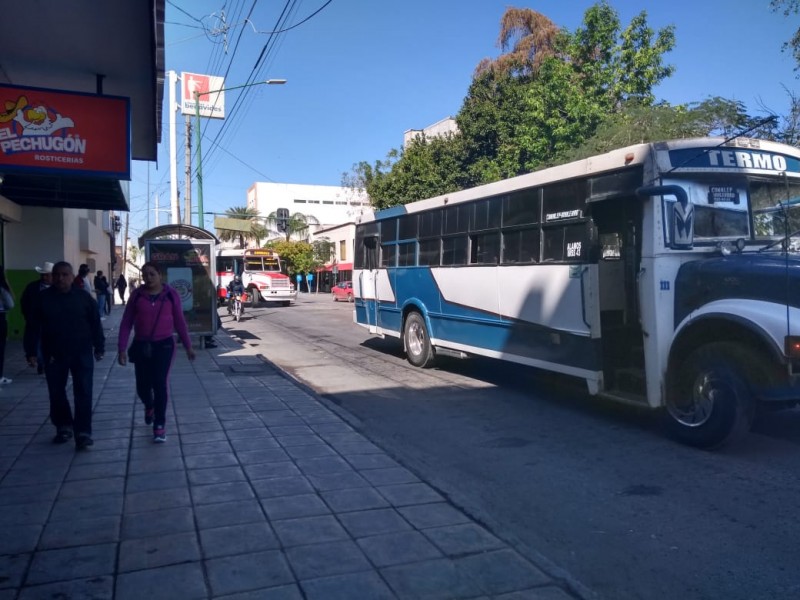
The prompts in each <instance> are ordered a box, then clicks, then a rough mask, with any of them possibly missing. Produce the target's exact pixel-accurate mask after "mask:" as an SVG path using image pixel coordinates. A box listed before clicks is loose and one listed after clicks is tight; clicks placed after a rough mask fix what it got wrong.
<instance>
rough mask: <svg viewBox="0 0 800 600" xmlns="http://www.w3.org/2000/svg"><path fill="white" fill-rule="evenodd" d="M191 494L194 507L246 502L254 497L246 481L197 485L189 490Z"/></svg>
mask: <svg viewBox="0 0 800 600" xmlns="http://www.w3.org/2000/svg"><path fill="white" fill-rule="evenodd" d="M191 492H192V499H193V500H194V503H195V505H198V504H213V503H215V502H232V501H235V500H248V499H250V498H254V497H255V494H254V493H253V488H251V487H250V484H249V483H247V482H246V481H232V482H228V483H215V484H211V485H197V486H193V487H192V488H191Z"/></svg>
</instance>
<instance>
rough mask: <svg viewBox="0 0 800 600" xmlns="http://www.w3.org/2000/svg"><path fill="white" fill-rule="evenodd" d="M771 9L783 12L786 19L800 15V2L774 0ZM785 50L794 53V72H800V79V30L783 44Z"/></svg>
mask: <svg viewBox="0 0 800 600" xmlns="http://www.w3.org/2000/svg"><path fill="white" fill-rule="evenodd" d="M770 7H771V8H772V10H773V11H783V14H784V16H786V17H790V16H792V15H796V14H800V0H772V2H770ZM783 49H784V51H785V50H789V51H790V52H791V53H792V57H793V58H794V62H795V63H796V66H795V68H794V70H795V71H796V72H798V75H797V77H800V28H798V29H797V31H795V32H794V35H793V36H792V39H790V40H789V41H787V42H785V43H784V44H783Z"/></svg>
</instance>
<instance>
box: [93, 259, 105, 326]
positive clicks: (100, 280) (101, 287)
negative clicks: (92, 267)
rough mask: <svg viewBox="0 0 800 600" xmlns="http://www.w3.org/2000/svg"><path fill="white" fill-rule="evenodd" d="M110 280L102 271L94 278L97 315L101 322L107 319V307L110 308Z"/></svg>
mask: <svg viewBox="0 0 800 600" xmlns="http://www.w3.org/2000/svg"><path fill="white" fill-rule="evenodd" d="M108 291H109V290H108V279H106V276H105V275H103V272H102V271H98V272H97V274H95V276H94V293H95V295H96V296H97V314H98V315H100V320H101V321H104V320H105V318H106V316H105V315H106V307H107V306H108Z"/></svg>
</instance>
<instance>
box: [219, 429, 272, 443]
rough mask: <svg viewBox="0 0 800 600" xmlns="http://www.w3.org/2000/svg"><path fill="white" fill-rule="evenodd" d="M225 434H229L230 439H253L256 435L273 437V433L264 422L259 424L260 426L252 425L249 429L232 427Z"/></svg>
mask: <svg viewBox="0 0 800 600" xmlns="http://www.w3.org/2000/svg"><path fill="white" fill-rule="evenodd" d="M225 434H226V435H227V436H228V439H229V440H231V443H232V442H233V440H239V439H252V438H256V437H272V434H271V433H270V432H269V430H268V429H267V428H266V427H264V425H263V424H259V426H258V427H251V428H247V429H232V430H230V431H226V432H225Z"/></svg>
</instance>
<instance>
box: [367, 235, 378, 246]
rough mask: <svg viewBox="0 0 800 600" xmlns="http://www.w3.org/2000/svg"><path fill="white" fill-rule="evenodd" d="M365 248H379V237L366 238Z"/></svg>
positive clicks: (369, 236)
mask: <svg viewBox="0 0 800 600" xmlns="http://www.w3.org/2000/svg"><path fill="white" fill-rule="evenodd" d="M364 246H366V247H367V248H368V249H369V250H375V248H377V247H378V236H376V235H368V236H366V237H365V238H364Z"/></svg>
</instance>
